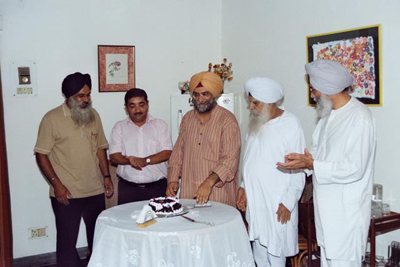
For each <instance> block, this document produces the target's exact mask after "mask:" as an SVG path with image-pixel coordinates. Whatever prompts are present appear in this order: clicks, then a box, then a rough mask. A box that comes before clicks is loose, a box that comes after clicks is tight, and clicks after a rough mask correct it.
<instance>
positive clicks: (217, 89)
mask: <svg viewBox="0 0 400 267" xmlns="http://www.w3.org/2000/svg"><path fill="white" fill-rule="evenodd" d="M223 86H224V83H223V82H222V79H221V77H219V76H218V75H217V74H215V73H213V72H209V71H203V72H200V73H197V74H195V75H193V76H192V78H190V83H189V90H190V93H193V91H194V89H196V88H197V87H204V88H206V89H207V91H209V92H210V93H211V94H212V95H213V96H214V97H218V96H219V95H220V94H221V93H222V89H223Z"/></svg>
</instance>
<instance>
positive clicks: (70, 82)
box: [61, 72, 92, 98]
mask: <svg viewBox="0 0 400 267" xmlns="http://www.w3.org/2000/svg"><path fill="white" fill-rule="evenodd" d="M85 85H87V86H88V87H89V89H92V80H91V79H90V75H89V74H82V73H80V72H75V73H74V74H70V75H68V76H67V77H65V79H64V81H63V82H62V86H61V90H62V93H63V94H64V95H65V97H66V98H68V97H70V96H73V95H74V94H76V93H78V92H79V91H80V90H82V88H83V87H84V86H85Z"/></svg>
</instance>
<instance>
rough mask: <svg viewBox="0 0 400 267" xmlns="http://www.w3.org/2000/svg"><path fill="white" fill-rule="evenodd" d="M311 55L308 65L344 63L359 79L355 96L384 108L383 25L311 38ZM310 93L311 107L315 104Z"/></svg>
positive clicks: (356, 82) (354, 89)
mask: <svg viewBox="0 0 400 267" xmlns="http://www.w3.org/2000/svg"><path fill="white" fill-rule="evenodd" d="M307 56H308V62H311V61H314V60H317V59H329V60H334V61H337V62H340V63H341V64H342V65H343V66H345V67H346V68H347V69H348V70H349V71H350V73H351V74H353V76H354V77H355V79H356V81H355V83H354V85H353V88H352V91H351V95H352V96H354V97H356V98H357V99H358V100H360V101H361V102H363V103H364V104H366V105H369V106H381V105H382V78H381V77H382V74H381V26H380V25H373V26H368V27H362V28H356V29H349V30H344V31H338V32H330V33H324V34H318V35H311V36H307ZM307 92H308V105H314V104H315V101H314V100H313V99H311V97H310V90H309V88H308V90H307Z"/></svg>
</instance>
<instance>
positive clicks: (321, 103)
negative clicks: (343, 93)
mask: <svg viewBox="0 0 400 267" xmlns="http://www.w3.org/2000/svg"><path fill="white" fill-rule="evenodd" d="M315 101H316V102H317V107H316V110H317V121H319V120H320V119H322V118H324V117H326V116H329V114H331V111H332V106H333V103H332V100H330V99H329V97H328V96H327V95H325V94H323V93H321V96H320V97H319V98H317V99H315Z"/></svg>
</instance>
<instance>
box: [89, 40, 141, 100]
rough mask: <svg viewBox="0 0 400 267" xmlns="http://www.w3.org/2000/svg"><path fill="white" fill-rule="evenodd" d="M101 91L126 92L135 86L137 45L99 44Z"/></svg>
mask: <svg viewBox="0 0 400 267" xmlns="http://www.w3.org/2000/svg"><path fill="white" fill-rule="evenodd" d="M97 51H98V61H99V62H98V64H99V92H100V93H102V92H125V91H128V90H129V89H130V88H133V87H135V47H134V46H117V45H98V46H97Z"/></svg>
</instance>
